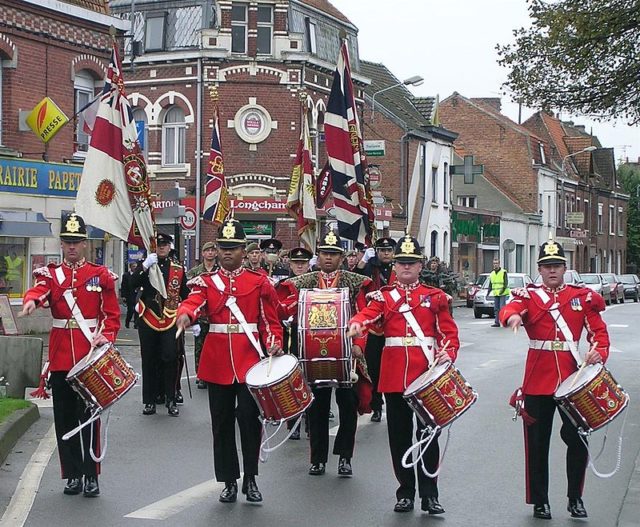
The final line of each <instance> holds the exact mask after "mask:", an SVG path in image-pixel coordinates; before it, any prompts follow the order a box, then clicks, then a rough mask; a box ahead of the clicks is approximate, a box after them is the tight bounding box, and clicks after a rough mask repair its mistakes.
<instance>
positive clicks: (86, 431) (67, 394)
mask: <svg viewBox="0 0 640 527" xmlns="http://www.w3.org/2000/svg"><path fill="white" fill-rule="evenodd" d="M66 377H67V372H66V371H53V372H51V376H50V377H49V383H50V384H51V392H52V394H53V421H54V423H55V427H56V440H57V442H58V455H59V456H60V468H61V473H62V478H64V479H68V478H79V477H82V476H83V475H84V476H97V475H98V474H99V473H100V464H99V463H96V462H95V461H94V460H93V459H92V458H91V455H90V454H89V445H90V444H91V430H92V429H93V453H94V454H95V455H96V456H99V455H100V425H99V422H100V421H99V420H98V421H94V422H93V423H92V424H90V425H88V426H86V427H84V428H83V429H82V431H81V432H80V433H78V434H76V435H74V436H73V437H71V438H70V439H68V440H67V441H65V440H63V439H62V436H63V435H64V434H66V433H67V432H69V431H70V430H73V429H74V428H75V427H76V426H78V425H79V424H80V423H81V422H84V421H86V420H87V419H88V417H89V415H90V413H89V412H88V411H87V407H86V405H85V403H84V400H83V399H82V398H81V397H80V396H79V395H78V394H77V392H76V391H75V390H74V389H73V388H72V387H71V385H70V384H69V383H68V382H67V381H66ZM81 434H82V442H80V435H81Z"/></svg>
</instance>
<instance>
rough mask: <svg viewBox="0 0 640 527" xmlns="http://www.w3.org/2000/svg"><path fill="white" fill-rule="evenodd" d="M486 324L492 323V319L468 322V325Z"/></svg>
mask: <svg viewBox="0 0 640 527" xmlns="http://www.w3.org/2000/svg"><path fill="white" fill-rule="evenodd" d="M487 324H493V320H478V321H476V322H469V325H470V326H486V325H487Z"/></svg>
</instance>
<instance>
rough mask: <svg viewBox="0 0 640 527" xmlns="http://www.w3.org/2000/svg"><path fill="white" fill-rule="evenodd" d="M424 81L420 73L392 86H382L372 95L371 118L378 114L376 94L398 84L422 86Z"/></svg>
mask: <svg viewBox="0 0 640 527" xmlns="http://www.w3.org/2000/svg"><path fill="white" fill-rule="evenodd" d="M423 82H424V79H423V78H422V77H420V75H414V76H413V77H409V78H408V79H405V80H403V81H402V82H398V83H396V84H392V85H391V86H387V87H386V88H382V89H381V90H378V91H377V92H375V93H374V94H373V96H372V97H371V106H372V108H371V120H372V121H373V120H374V118H375V116H376V95H378V94H379V93H382V92H384V91H387V90H391V89H393V88H397V87H398V86H402V85H404V86H420V85H421V84H422V83H423Z"/></svg>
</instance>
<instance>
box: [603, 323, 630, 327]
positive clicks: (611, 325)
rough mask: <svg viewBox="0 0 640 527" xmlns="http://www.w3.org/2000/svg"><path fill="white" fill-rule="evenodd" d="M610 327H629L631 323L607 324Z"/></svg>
mask: <svg viewBox="0 0 640 527" xmlns="http://www.w3.org/2000/svg"><path fill="white" fill-rule="evenodd" d="M607 327H608V328H628V327H629V324H607Z"/></svg>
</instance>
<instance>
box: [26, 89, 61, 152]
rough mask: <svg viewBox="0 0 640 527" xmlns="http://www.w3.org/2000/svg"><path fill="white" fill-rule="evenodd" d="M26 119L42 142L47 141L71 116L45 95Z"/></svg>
mask: <svg viewBox="0 0 640 527" xmlns="http://www.w3.org/2000/svg"><path fill="white" fill-rule="evenodd" d="M26 121H27V125H29V128H31V129H32V130H33V131H34V132H35V133H36V135H38V137H40V139H41V140H42V142H43V143H47V142H49V141H50V140H51V139H53V137H54V136H55V135H56V134H57V133H58V132H59V131H60V129H61V128H62V127H63V126H64V125H65V124H67V123H68V122H69V118H68V117H67V116H66V115H65V114H64V112H63V111H62V110H61V109H60V108H58V105H57V104H56V103H55V102H53V100H52V99H50V98H49V97H45V98H44V99H42V100H41V101H40V102H39V103H38V104H37V105H36V107H35V108H34V109H33V110H31V113H30V114H29V115H28V116H27V119H26Z"/></svg>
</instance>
